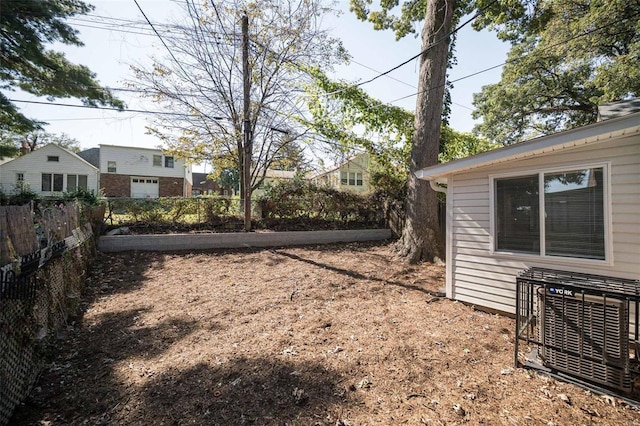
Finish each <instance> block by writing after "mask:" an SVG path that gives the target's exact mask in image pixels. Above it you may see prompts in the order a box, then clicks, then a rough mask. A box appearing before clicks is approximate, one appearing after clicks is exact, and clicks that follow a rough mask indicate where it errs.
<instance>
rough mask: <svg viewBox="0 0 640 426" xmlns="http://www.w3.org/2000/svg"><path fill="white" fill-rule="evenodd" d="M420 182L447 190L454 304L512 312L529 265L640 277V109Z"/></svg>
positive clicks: (448, 168)
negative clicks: (521, 277) (522, 274)
mask: <svg viewBox="0 0 640 426" xmlns="http://www.w3.org/2000/svg"><path fill="white" fill-rule="evenodd" d="M417 176H418V177H419V178H421V179H426V180H429V181H430V182H431V185H432V187H434V189H437V190H442V191H443V192H446V194H447V206H446V208H447V221H446V224H447V227H446V247H447V252H446V256H447V265H446V294H447V297H449V298H452V299H456V300H460V301H464V302H468V303H472V304H475V305H478V306H483V307H487V308H492V309H496V310H499V311H504V312H509V313H514V312H515V287H516V275H517V274H518V272H520V271H522V270H524V269H527V268H530V267H540V268H552V269H556V270H558V269H559V270H564V271H571V272H581V273H589V274H597V275H605V276H612V277H617V278H626V279H636V280H637V279H639V278H640V113H633V114H630V115H626V116H622V117H617V118H612V119H609V120H605V121H601V122H598V123H595V124H592V125H589V126H584V127H581V128H577V129H573V130H570V131H565V132H562V133H558V134H554V135H550V136H545V137H541V138H537V139H533V140H530V141H527V142H523V143H520V144H516V145H512V146H508V147H505V148H501V149H496V150H494V151H489V152H485V153H482V154H479V155H476V156H473V157H468V158H464V159H461V160H456V161H451V162H448V163H444V164H439V165H435V166H432V167H428V168H425V169H422V170H420V171H419V172H418V173H417ZM443 188H446V189H443Z"/></svg>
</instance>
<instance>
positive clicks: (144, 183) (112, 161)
mask: <svg viewBox="0 0 640 426" xmlns="http://www.w3.org/2000/svg"><path fill="white" fill-rule="evenodd" d="M99 164H100V187H101V188H102V191H103V193H104V195H105V196H107V197H132V198H156V197H190V196H191V189H192V187H193V175H192V171H191V166H190V165H187V164H186V163H185V161H184V160H180V159H177V158H174V157H173V156H170V155H165V153H163V152H162V150H160V149H152V148H138V147H128V146H116V145H100V151H99Z"/></svg>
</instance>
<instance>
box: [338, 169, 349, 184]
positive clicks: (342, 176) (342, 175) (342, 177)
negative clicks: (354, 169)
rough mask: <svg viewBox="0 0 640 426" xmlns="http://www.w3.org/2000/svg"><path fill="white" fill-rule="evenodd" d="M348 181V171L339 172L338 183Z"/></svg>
mask: <svg viewBox="0 0 640 426" xmlns="http://www.w3.org/2000/svg"><path fill="white" fill-rule="evenodd" d="M348 182H349V173H347V172H340V184H341V185H346V184H347V183H348Z"/></svg>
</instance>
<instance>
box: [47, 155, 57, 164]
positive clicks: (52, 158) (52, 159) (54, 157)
mask: <svg viewBox="0 0 640 426" xmlns="http://www.w3.org/2000/svg"><path fill="white" fill-rule="evenodd" d="M47 162H50V163H59V162H60V156H59V155H47Z"/></svg>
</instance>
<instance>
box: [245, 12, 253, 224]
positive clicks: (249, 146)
mask: <svg viewBox="0 0 640 426" xmlns="http://www.w3.org/2000/svg"><path fill="white" fill-rule="evenodd" d="M242 76H243V80H244V111H243V112H244V121H243V130H244V132H243V136H244V153H243V154H244V155H243V162H242V169H243V170H242V172H243V173H242V179H243V182H244V194H243V196H244V230H245V231H247V232H248V231H251V157H252V155H253V140H252V139H251V117H250V116H249V113H250V106H251V104H250V99H249V94H250V89H251V79H250V76H249V17H248V16H247V13H246V12H245V13H244V14H243V15H242Z"/></svg>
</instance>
